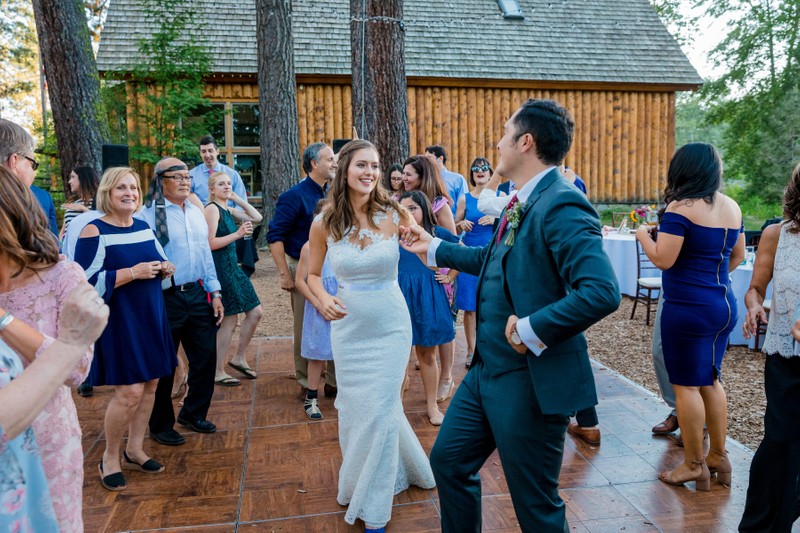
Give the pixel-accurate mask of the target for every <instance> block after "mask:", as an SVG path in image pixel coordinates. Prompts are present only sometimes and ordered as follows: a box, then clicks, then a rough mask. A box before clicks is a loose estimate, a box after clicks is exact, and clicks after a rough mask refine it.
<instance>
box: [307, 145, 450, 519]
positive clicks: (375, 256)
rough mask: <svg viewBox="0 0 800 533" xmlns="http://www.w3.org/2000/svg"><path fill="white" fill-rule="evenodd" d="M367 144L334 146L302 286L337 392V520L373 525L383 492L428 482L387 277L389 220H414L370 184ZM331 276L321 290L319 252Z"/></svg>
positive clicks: (391, 264)
mask: <svg viewBox="0 0 800 533" xmlns="http://www.w3.org/2000/svg"><path fill="white" fill-rule="evenodd" d="M379 180H380V162H379V161H378V153H377V151H376V150H375V147H374V146H373V145H372V143H370V142H368V141H364V140H354V141H351V142H349V143H347V144H346V145H345V146H344V148H342V151H341V152H340V153H339V163H338V168H337V170H336V177H335V178H334V180H333V183H332V185H331V190H330V191H329V193H328V199H327V203H326V207H325V209H324V211H323V213H322V214H321V215H318V216H317V218H316V219H315V221H314V223H313V225H312V226H311V233H310V238H309V248H310V261H309V275H308V285H309V287H310V288H311V290H312V291H313V293H314V295H315V296H316V297H317V298H318V299H319V300H320V308H321V309H320V311H321V313H322V315H323V316H324V317H325V318H326V319H328V320H331V321H333V323H332V324H331V347H332V349H333V357H334V360H335V361H336V376H337V380H338V386H339V394H338V396H337V398H336V403H335V406H336V409H337V410H338V411H339V445H340V446H341V449H342V467H341V469H340V470H339V495H338V498H337V499H338V501H339V503H340V504H342V505H348V504H349V507H348V509H347V512H346V513H345V521H346V522H348V523H349V524H353V523H355V521H356V519H361V520H363V521H364V525H365V527H366V529H365V531H368V532H369V531H373V532H383V531H384V526H385V525H386V523H387V522H388V521H389V519H390V518H391V515H392V499H393V497H394V495H395V494H398V493H400V492H402V491H404V490H405V489H407V488H408V487H409V486H410V485H417V486H419V487H422V488H425V489H429V488H433V486H434V485H435V483H434V480H433V473H432V472H431V468H430V464H429V462H428V458H427V456H426V455H425V451H424V450H423V449H422V446H421V445H420V443H419V441H418V440H417V437H416V435H414V432H413V430H412V429H411V425H410V424H409V423H408V419H406V416H405V413H403V405H402V402H401V400H400V388H401V387H402V383H403V378H404V376H405V369H406V364H407V363H408V354H409V352H410V351H411V319H410V317H409V314H408V307H407V306H406V303H405V299H404V298H403V294H402V293H401V292H400V287H399V286H398V284H397V263H398V261H399V257H400V252H399V246H398V237H399V235H400V231H399V225H400V224H401V223H402V224H403V225H406V226H409V225H413V224H414V222H413V220H412V219H411V217H410V216H409V214H408V213H407V212H406V211H405V210H404V209H403V208H402V207H400V205H399V204H398V203H397V202H395V201H394V200H392V199H391V198H389V195H388V194H387V193H386V191H384V190H383V189H382V188H381V187H379V186H378V182H379ZM326 254H327V256H328V260H329V262H330V264H331V266H332V268H333V270H334V272H335V274H336V279H337V281H338V283H339V291H338V294H337V296H331V295H330V294H328V293H327V292H326V291H325V289H324V288H323V286H322V279H321V277H320V275H321V272H322V264H323V262H324V260H325V256H326Z"/></svg>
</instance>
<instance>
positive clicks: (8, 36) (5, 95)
mask: <svg viewBox="0 0 800 533" xmlns="http://www.w3.org/2000/svg"><path fill="white" fill-rule="evenodd" d="M36 50H37V39H36V27H35V26H34V22H33V8H32V7H31V3H30V2H26V1H21V0H2V2H0V116H2V115H4V114H5V113H3V111H4V108H6V107H16V106H17V105H18V104H19V100H20V99H21V98H23V97H25V96H26V95H28V94H30V93H31V92H33V91H35V90H36V83H35V81H36Z"/></svg>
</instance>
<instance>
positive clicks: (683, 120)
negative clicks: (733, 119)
mask: <svg viewBox="0 0 800 533" xmlns="http://www.w3.org/2000/svg"><path fill="white" fill-rule="evenodd" d="M708 115H709V110H708V107H707V104H706V103H705V102H704V101H703V98H702V97H701V96H700V95H699V94H697V93H680V94H679V95H678V99H677V102H676V106H675V133H676V139H675V145H676V146H678V147H680V146H683V145H684V144H686V143H691V142H705V143H710V144H713V145H714V146H715V147H717V149H718V150H720V153H721V155H722V156H723V160H724V159H725V157H724V150H722V149H721V145H722V139H723V136H724V135H725V129H726V125H725V124H724V123H723V124H715V123H711V122H710V121H709V120H708Z"/></svg>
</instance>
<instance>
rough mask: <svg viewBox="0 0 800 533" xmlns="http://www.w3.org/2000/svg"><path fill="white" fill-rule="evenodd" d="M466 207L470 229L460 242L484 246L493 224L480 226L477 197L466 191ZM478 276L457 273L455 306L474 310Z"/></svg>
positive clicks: (490, 238) (489, 237) (466, 244)
mask: <svg viewBox="0 0 800 533" xmlns="http://www.w3.org/2000/svg"><path fill="white" fill-rule="evenodd" d="M466 199H467V209H466V213H465V216H464V219H465V220H469V221H470V222H472V231H468V232H466V233H464V237H463V239H461V242H463V243H464V245H465V246H480V247H481V248H482V247H484V246H486V244H488V242H489V241H490V240H492V233H494V225H492V224H489V225H487V226H481V225H479V224H478V220H480V219H481V217H483V216H484V214H483V213H482V212H481V211H478V199H477V198H475V197H474V196H472V193H467V195H466ZM477 291H478V276H473V275H472V274H467V273H466V272H461V273H460V274H459V275H458V290H457V291H456V308H458V309H461V310H462V311H475V310H476V309H477Z"/></svg>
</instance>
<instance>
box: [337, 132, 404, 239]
mask: <svg viewBox="0 0 800 533" xmlns="http://www.w3.org/2000/svg"><path fill="white" fill-rule="evenodd" d="M364 149H369V150H374V151H375V153H377V150H376V149H375V146H374V145H373V144H372V143H371V142H369V141H365V140H363V139H356V140H353V141H350V142H349V143H347V144H345V145H344V146H343V147H342V150H341V151H340V152H339V161H338V163H337V168H336V176H335V177H334V178H333V183H331V187H330V190H329V191H328V198H327V200H326V202H325V208H324V211H323V215H322V227H323V228H325V230H326V231H327V232H328V234H330V236H331V237H332V238H333V240H334V241H338V240H341V238H342V237H343V236H344V235H345V233H347V230H349V229H350V228H351V227H352V226H354V225H355V224H356V213H355V210H354V209H353V206H352V205H351V204H350V197H349V195H348V187H347V170H348V169H349V167H350V163H351V162H352V160H353V155H355V153H356V152H358V151H359V150H364ZM375 179H376V184H375V188H374V189H372V192H370V193H369V201H368V202H367V206H366V209H367V213H366V214H367V220H368V221H369V224H370V226H372V227H373V228H375V229H378V228H377V227H376V226H375V224H374V223H373V221H372V219H373V218H374V217H375V215H376V214H378V213H379V212H382V213H385V212H386V211H387V210H388V209H389V208H392V209H394V210H396V211H397V212H398V213H401V214H402V213H404V212H405V209H403V208H402V207H400V204H398V203H397V202H395V201H394V200H392V199H391V198H390V197H389V193H388V192H386V190H385V189H384V188H383V187H381V186H379V183H377V181H380V171H378V175H377V176H375Z"/></svg>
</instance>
